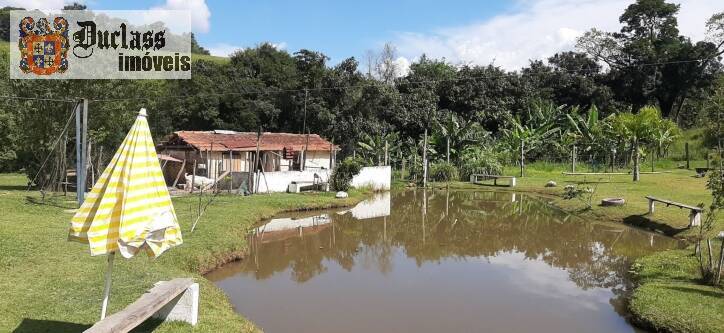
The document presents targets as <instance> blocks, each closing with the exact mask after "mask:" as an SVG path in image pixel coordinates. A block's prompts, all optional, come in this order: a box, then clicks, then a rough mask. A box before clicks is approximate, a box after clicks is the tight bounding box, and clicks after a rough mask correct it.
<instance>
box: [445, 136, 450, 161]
mask: <svg viewBox="0 0 724 333" xmlns="http://www.w3.org/2000/svg"><path fill="white" fill-rule="evenodd" d="M446 142H447V143H446V147H445V149H446V156H447V163H448V164H450V136H449V135H448V137H447V140H446Z"/></svg>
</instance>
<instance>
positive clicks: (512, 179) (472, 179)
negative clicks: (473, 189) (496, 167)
mask: <svg viewBox="0 0 724 333" xmlns="http://www.w3.org/2000/svg"><path fill="white" fill-rule="evenodd" d="M479 178H482V180H488V179H492V180H493V185H495V186H498V179H501V178H502V179H509V182H508V186H510V187H514V186H515V176H499V175H484V174H472V175H470V182H471V183H473V184H479V183H481V182H482V181H481V180H480V179H479Z"/></svg>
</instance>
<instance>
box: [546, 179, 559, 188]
mask: <svg viewBox="0 0 724 333" xmlns="http://www.w3.org/2000/svg"><path fill="white" fill-rule="evenodd" d="M556 186H558V184H557V183H556V182H554V181H552V180H549V181H548V182H547V183H546V187H556Z"/></svg>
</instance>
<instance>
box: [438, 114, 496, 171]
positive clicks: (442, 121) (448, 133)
mask: <svg viewBox="0 0 724 333" xmlns="http://www.w3.org/2000/svg"><path fill="white" fill-rule="evenodd" d="M440 113H441V115H440V117H439V119H435V127H436V129H437V130H438V133H439V134H440V135H441V136H442V137H443V138H444V139H445V160H446V162H447V163H450V155H451V153H452V154H454V155H455V156H454V160H456V161H457V160H458V157H459V154H460V153H461V152H462V151H463V149H464V148H465V147H466V146H468V145H469V144H471V143H474V142H476V141H480V140H482V139H483V137H485V135H486V134H487V133H486V132H485V131H484V130H483V129H482V128H480V126H479V125H478V123H476V122H474V121H472V120H462V119H460V118H459V117H458V116H456V115H455V114H454V113H452V112H451V111H449V110H443V111H441V112H440Z"/></svg>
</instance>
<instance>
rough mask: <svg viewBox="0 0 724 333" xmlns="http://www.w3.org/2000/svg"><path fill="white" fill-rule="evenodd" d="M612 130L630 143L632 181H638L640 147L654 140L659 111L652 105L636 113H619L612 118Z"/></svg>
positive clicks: (659, 118) (659, 116)
mask: <svg viewBox="0 0 724 333" xmlns="http://www.w3.org/2000/svg"><path fill="white" fill-rule="evenodd" d="M613 123H614V125H613V127H614V131H615V132H616V133H617V135H619V136H620V137H623V138H625V139H626V140H628V141H629V142H630V143H631V147H632V150H633V162H634V167H633V181H639V179H640V178H641V176H640V171H641V170H640V161H639V160H640V154H641V147H642V146H645V145H646V144H650V143H652V142H653V141H654V133H656V131H657V129H658V128H659V124H660V123H661V111H660V110H659V109H658V108H656V107H654V106H646V107H643V108H641V110H639V112H638V113H636V114H634V113H619V114H617V115H616V116H615V117H614V120H613Z"/></svg>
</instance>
